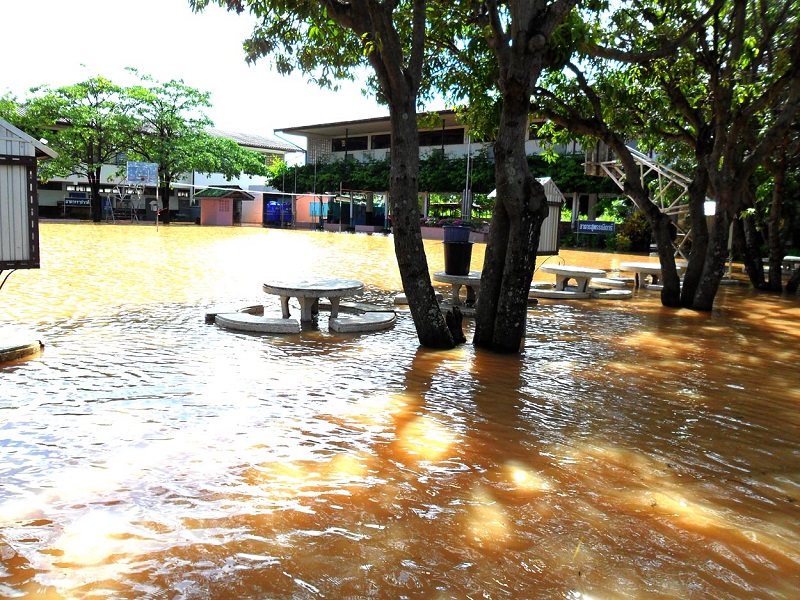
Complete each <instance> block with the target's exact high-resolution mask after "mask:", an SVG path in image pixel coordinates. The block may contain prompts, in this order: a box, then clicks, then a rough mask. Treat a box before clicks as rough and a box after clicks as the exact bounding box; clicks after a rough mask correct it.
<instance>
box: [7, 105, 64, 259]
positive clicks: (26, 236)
mask: <svg viewBox="0 0 800 600" xmlns="http://www.w3.org/2000/svg"><path fill="white" fill-rule="evenodd" d="M57 156H58V154H56V153H55V152H54V151H53V150H51V149H50V148H48V147H47V146H45V145H44V144H43V143H41V142H39V141H37V140H35V139H33V138H32V137H31V136H29V135H28V134H27V133H24V132H23V131H21V130H19V129H17V128H16V127H14V126H13V125H12V124H11V123H9V122H8V121H6V120H4V119H0V271H2V270H4V269H38V268H39V192H38V187H37V186H38V183H37V179H38V178H37V165H38V161H39V160H42V159H47V158H56V157H57Z"/></svg>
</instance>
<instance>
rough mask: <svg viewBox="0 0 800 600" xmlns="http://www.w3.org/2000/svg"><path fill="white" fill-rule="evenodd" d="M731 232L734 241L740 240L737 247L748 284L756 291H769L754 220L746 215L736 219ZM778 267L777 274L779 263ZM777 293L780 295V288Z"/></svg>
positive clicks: (759, 238) (759, 235)
mask: <svg viewBox="0 0 800 600" xmlns="http://www.w3.org/2000/svg"><path fill="white" fill-rule="evenodd" d="M733 231H734V233H735V234H736V235H735V236H734V239H738V240H742V243H741V244H739V246H740V247H742V248H743V251H742V256H743V259H742V260H743V262H744V268H745V271H747V276H748V277H749V278H750V283H752V284H753V287H754V288H755V289H757V290H767V289H769V286H768V285H767V282H766V281H765V280H764V260H763V258H764V257H763V256H762V254H761V241H762V239H761V234H760V233H759V231H758V225H757V224H756V222H755V218H754V217H753V216H751V215H747V216H745V217H743V218H740V219H736V220H735V221H734V224H733ZM778 265H779V268H778V272H780V262H779V263H778ZM777 291H778V293H780V291H781V290H780V288H779V289H778V290H777Z"/></svg>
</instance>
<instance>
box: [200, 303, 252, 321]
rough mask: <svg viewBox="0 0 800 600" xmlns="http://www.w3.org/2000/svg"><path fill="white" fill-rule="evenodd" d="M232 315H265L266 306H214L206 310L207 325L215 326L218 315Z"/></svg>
mask: <svg viewBox="0 0 800 600" xmlns="http://www.w3.org/2000/svg"><path fill="white" fill-rule="evenodd" d="M230 313H248V314H251V315H263V314H264V306H263V305H262V304H248V305H241V304H224V305H220V306H212V307H211V308H209V309H207V310H206V323H209V324H213V323H214V319H216V317H217V315H227V314H230Z"/></svg>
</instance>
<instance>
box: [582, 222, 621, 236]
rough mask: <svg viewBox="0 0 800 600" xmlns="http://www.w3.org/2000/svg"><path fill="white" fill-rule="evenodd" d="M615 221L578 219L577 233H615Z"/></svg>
mask: <svg viewBox="0 0 800 600" xmlns="http://www.w3.org/2000/svg"><path fill="white" fill-rule="evenodd" d="M615 225H616V223H614V222H613V221H578V229H577V233H614V227H615Z"/></svg>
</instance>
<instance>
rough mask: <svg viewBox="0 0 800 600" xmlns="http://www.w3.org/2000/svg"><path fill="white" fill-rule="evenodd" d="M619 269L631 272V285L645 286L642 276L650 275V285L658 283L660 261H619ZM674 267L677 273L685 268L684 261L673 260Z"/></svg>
mask: <svg viewBox="0 0 800 600" xmlns="http://www.w3.org/2000/svg"><path fill="white" fill-rule="evenodd" d="M619 268H620V270H621V271H628V272H631V273H633V276H634V284H633V287H637V288H638V287H647V286H646V285H645V282H644V278H645V277H646V276H647V275H649V276H650V285H658V281H659V279H661V263H660V262H647V261H645V262H622V263H619ZM675 268H676V269H677V270H678V273H680V272H681V271H683V270H684V269H685V268H686V263H684V262H682V261H676V262H675Z"/></svg>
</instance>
